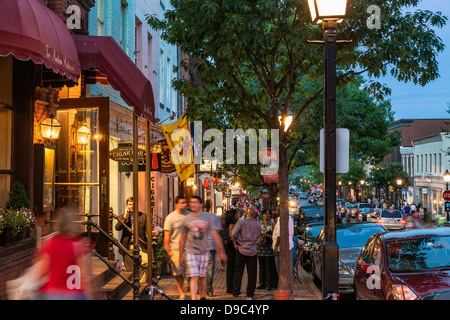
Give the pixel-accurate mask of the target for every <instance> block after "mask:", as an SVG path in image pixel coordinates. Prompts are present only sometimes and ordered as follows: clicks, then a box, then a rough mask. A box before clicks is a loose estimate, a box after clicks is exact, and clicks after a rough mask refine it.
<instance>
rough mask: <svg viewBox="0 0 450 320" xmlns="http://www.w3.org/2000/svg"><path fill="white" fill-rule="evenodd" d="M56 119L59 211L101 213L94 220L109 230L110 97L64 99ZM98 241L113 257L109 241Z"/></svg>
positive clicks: (57, 199) (56, 176)
mask: <svg viewBox="0 0 450 320" xmlns="http://www.w3.org/2000/svg"><path fill="white" fill-rule="evenodd" d="M56 118H57V120H58V121H59V123H60V124H61V132H60V136H59V139H58V141H57V144H56V171H55V211H56V212H57V210H58V209H59V208H63V207H67V206H70V207H75V208H77V211H78V213H79V214H80V215H83V214H86V213H89V214H97V215H98V216H97V217H95V218H94V219H93V220H94V222H96V223H98V224H99V225H100V227H101V228H102V229H103V230H105V231H106V232H108V233H109V232H110V230H111V227H110V220H109V208H110V205H109V158H108V155H109V98H104V97H92V98H79V99H61V100H60V101H59V108H58V111H57V115H56ZM94 232H95V231H94ZM96 241H97V242H96V248H97V251H98V252H99V253H100V254H101V255H102V256H105V257H109V255H110V253H109V250H108V241H107V240H106V239H105V238H104V237H98V239H96Z"/></svg>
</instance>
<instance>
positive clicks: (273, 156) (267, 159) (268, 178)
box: [261, 148, 278, 184]
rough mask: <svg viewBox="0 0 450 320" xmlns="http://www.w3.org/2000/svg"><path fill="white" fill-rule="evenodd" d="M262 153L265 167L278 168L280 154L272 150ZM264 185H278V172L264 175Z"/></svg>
mask: <svg viewBox="0 0 450 320" xmlns="http://www.w3.org/2000/svg"><path fill="white" fill-rule="evenodd" d="M261 151H262V160H263V164H264V167H278V154H277V153H276V152H274V151H273V150H272V149H271V148H264V149H262V150H261ZM263 177H264V183H267V184H270V183H278V172H277V173H276V174H267V175H263Z"/></svg>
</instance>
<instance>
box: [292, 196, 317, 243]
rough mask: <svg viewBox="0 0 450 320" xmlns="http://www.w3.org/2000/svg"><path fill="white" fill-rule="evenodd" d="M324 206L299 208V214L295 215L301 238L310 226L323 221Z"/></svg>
mask: <svg viewBox="0 0 450 320" xmlns="http://www.w3.org/2000/svg"><path fill="white" fill-rule="evenodd" d="M323 217H324V212H323V205H313V204H302V205H301V206H300V207H299V208H298V213H297V214H296V215H294V217H293V219H294V223H295V229H296V231H295V232H296V234H297V235H299V236H301V235H303V233H304V232H305V228H306V226H307V225H308V224H310V223H313V222H321V221H323Z"/></svg>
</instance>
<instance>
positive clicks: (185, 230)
mask: <svg viewBox="0 0 450 320" xmlns="http://www.w3.org/2000/svg"><path fill="white" fill-rule="evenodd" d="M189 207H190V209H191V213H190V214H188V215H187V216H186V217H185V218H184V220H183V223H182V225H181V229H180V230H181V235H180V250H179V254H180V256H179V260H180V264H181V265H182V266H185V265H186V276H187V277H189V278H190V279H191V280H190V291H191V299H192V300H197V290H198V289H200V300H206V270H207V268H208V262H209V256H210V252H209V250H210V247H209V242H208V237H207V235H208V232H212V236H213V238H214V241H215V243H216V246H217V254H218V255H219V258H220V260H221V261H222V262H225V261H226V259H227V257H226V255H225V252H224V249H223V245H222V238H221V237H220V234H219V230H218V229H216V228H217V227H216V225H217V224H216V223H215V221H214V220H213V219H212V218H211V216H210V215H208V214H206V213H205V212H202V208H203V200H202V198H200V197H199V196H192V197H191V199H190V201H189Z"/></svg>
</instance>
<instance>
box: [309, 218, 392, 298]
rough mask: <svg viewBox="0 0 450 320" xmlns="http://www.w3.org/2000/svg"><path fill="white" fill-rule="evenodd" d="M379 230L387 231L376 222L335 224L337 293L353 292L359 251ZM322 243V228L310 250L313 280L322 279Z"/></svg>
mask: <svg viewBox="0 0 450 320" xmlns="http://www.w3.org/2000/svg"><path fill="white" fill-rule="evenodd" d="M380 232H387V229H386V228H385V227H383V226H382V225H380V224H378V223H369V222H365V223H362V222H360V223H343V224H338V225H337V226H336V238H337V243H338V245H339V294H350V293H353V290H354V289H353V271H354V268H355V263H356V260H357V258H358V255H359V252H360V251H361V248H362V247H363V246H364V244H365V243H366V242H367V240H368V239H369V238H370V237H371V236H372V235H374V234H376V233H380ZM323 245H324V229H322V230H321V231H320V233H319V235H318V236H317V239H316V243H315V244H314V245H313V249H312V251H311V256H312V272H313V278H314V280H315V281H321V280H322V268H323V262H322V250H323Z"/></svg>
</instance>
